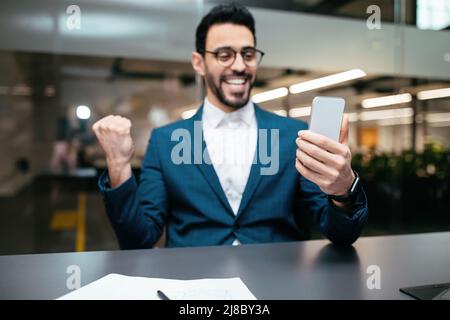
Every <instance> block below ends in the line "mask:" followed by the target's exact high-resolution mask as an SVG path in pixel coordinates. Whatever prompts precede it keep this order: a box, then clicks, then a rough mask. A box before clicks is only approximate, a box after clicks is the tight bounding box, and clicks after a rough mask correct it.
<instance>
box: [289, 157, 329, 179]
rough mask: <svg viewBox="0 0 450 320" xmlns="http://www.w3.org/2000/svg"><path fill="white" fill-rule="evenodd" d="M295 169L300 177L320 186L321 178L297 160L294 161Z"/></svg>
mask: <svg viewBox="0 0 450 320" xmlns="http://www.w3.org/2000/svg"><path fill="white" fill-rule="evenodd" d="M295 167H296V168H297V170H298V172H300V174H301V175H302V176H304V177H305V178H306V179H308V180H309V181H312V182H314V183H315V184H317V185H320V184H322V182H323V181H324V180H323V178H322V177H321V176H320V175H319V174H318V173H316V172H314V171H312V170H310V169H308V168H306V167H305V166H304V165H303V164H302V163H301V162H300V161H299V160H298V159H295Z"/></svg>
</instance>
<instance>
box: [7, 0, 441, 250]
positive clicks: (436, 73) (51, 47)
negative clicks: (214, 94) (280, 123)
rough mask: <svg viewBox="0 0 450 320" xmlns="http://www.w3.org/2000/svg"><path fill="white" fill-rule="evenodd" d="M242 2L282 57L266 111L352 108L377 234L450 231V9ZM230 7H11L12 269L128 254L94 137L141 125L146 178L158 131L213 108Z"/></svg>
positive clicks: (263, 40)
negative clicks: (110, 118) (335, 101)
mask: <svg viewBox="0 0 450 320" xmlns="http://www.w3.org/2000/svg"><path fill="white" fill-rule="evenodd" d="M220 2H222V3H223V2H226V1H220ZM241 2H242V3H243V4H245V5H248V6H249V8H250V10H251V11H252V13H253V14H254V16H255V19H256V30H257V39H258V45H257V46H258V47H259V48H260V49H261V50H263V51H265V52H266V55H265V57H264V59H263V61H262V65H261V66H260V70H259V73H258V79H257V82H256V85H255V88H254V91H253V94H254V95H255V96H254V99H255V101H259V102H260V105H261V106H262V107H263V108H265V109H267V110H270V111H273V112H275V113H278V114H280V115H283V116H289V117H293V118H298V119H302V120H305V121H308V120H309V113H310V105H311V101H312V99H313V97H314V96H316V95H331V96H342V97H344V98H345V99H346V102H347V104H346V112H347V113H348V114H349V116H350V121H351V125H350V141H349V144H350V147H351V149H352V152H353V156H354V158H353V166H354V168H355V169H356V170H357V171H358V172H359V173H360V175H361V176H362V178H363V180H364V186H365V188H366V192H367V194H368V197H369V207H370V219H369V222H368V226H367V228H366V229H365V231H364V235H366V236H371V235H386V234H402V233H416V232H433V231H443V230H446V231H448V230H450V190H449V187H450V151H449V150H450V31H449V27H450V0H336V1H325V0H254V1H241ZM217 3H219V1H208V0H204V1H202V0H170V1H163V0H108V1H100V0H99V1H87V0H75V1H72V0H71V1H65V0H60V1H57V0H41V1H32V0H20V1H16V0H14V1H13V0H3V1H2V2H1V3H0V70H1V71H0V141H1V143H0V254H19V253H41V252H62V251H84V250H111V249H117V248H118V245H117V242H116V239H115V236H114V233H113V231H112V228H111V226H110V224H109V221H108V219H107V217H106V214H105V210H104V207H103V203H102V199H101V196H100V194H99V193H98V191H97V188H96V180H97V176H98V174H99V173H100V172H101V171H102V170H103V169H104V166H105V161H104V157H103V153H102V151H101V149H100V148H99V146H98V145H97V143H96V140H95V137H94V136H93V133H92V131H91V126H92V124H93V123H94V122H95V121H96V120H98V119H100V118H101V117H103V116H105V115H109V114H120V115H123V116H125V117H128V118H129V119H131V120H132V122H133V137H134V139H135V142H136V154H135V158H134V159H133V165H134V167H135V170H136V173H137V174H138V173H139V167H140V162H141V160H142V158H143V155H144V152H145V148H146V145H147V142H148V139H149V136H150V134H151V130H152V128H154V127H157V126H161V125H164V124H166V123H168V122H171V121H175V120H178V119H181V118H186V117H189V116H190V115H192V114H193V112H195V110H196V108H197V107H198V105H199V103H200V101H201V98H202V92H203V89H202V88H201V84H200V82H199V79H197V78H196V77H195V74H194V72H193V70H192V67H191V65H190V56H191V52H192V51H193V49H194V33H195V28H196V26H197V24H198V22H199V20H200V19H201V17H202V16H203V15H204V14H205V13H206V12H207V11H208V10H209V9H210V8H211V6H213V5H215V4H217ZM71 5H77V6H78V8H79V9H80V12H78V11H77V8H74V7H71ZM373 10H375V11H373ZM378 10H379V11H378ZM378 13H379V14H380V15H379V17H380V18H381V25H377V23H378V22H380V21H378V20H377V19H376V18H377V17H376V15H377V14H378ZM374 14H375V16H374ZM78 18H79V20H77V19H78ZM378 27H381V28H378ZM271 90H275V91H271ZM258 93H264V94H263V95H257V94H258ZM373 98H380V99H373ZM371 99H372V100H371ZM293 139H295V137H293ZM311 235H312V238H313V239H318V238H322V236H321V235H320V234H319V233H318V230H317V228H316V227H313V228H312V230H311Z"/></svg>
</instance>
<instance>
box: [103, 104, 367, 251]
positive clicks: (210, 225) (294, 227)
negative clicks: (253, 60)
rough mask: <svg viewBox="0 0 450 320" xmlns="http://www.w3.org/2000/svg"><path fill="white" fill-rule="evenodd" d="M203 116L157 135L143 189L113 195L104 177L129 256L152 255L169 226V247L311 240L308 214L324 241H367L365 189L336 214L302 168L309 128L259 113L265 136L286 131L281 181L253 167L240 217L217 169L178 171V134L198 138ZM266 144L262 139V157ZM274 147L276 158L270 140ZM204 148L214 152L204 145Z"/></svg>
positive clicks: (128, 186)
mask: <svg viewBox="0 0 450 320" xmlns="http://www.w3.org/2000/svg"><path fill="white" fill-rule="evenodd" d="M202 109H203V108H202V107H201V108H200V109H199V110H198V112H197V113H196V114H195V115H194V116H193V117H192V118H190V119H187V120H181V121H177V122H175V123H172V124H169V125H167V126H164V127H161V128H157V129H154V130H153V132H152V135H151V138H150V142H149V144H148V148H147V151H146V154H145V158H144V160H143V163H142V170H141V177H140V182H139V183H138V182H137V181H136V179H135V177H134V176H132V177H131V178H130V179H128V180H127V181H126V182H124V183H123V184H121V185H120V186H118V187H116V188H114V189H111V188H110V186H109V181H108V174H107V172H106V171H105V172H103V173H102V175H101V176H100V179H99V187H100V191H101V193H102V195H103V198H104V201H105V205H106V211H107V214H108V216H109V218H110V220H111V223H112V225H113V228H114V230H115V232H116V235H117V237H118V240H119V243H120V246H121V248H122V249H129V248H151V247H152V246H153V245H154V244H155V243H156V242H157V241H158V239H159V238H160V236H161V234H162V232H163V230H164V226H167V240H166V246H167V247H181V246H206V245H222V244H231V243H232V242H233V241H234V240H235V239H236V238H237V239H239V241H240V242H241V243H242V244H247V243H263V242H280V241H293V240H306V239H308V237H309V234H308V229H307V228H305V226H302V221H305V216H304V215H307V214H312V215H313V217H314V220H315V221H316V222H317V223H318V224H319V226H320V230H321V231H322V233H323V234H324V235H325V236H326V237H327V238H328V239H330V240H331V241H333V242H335V243H339V244H351V243H353V242H354V241H355V240H356V239H357V238H358V237H359V235H360V233H361V230H362V227H363V225H364V223H365V221H366V219H367V215H368V209H367V200H366V196H365V194H364V191H362V188H361V191H360V192H359V194H358V197H357V200H356V203H355V205H354V206H353V209H352V212H351V213H345V212H343V211H341V210H340V209H339V208H338V207H336V206H334V205H333V204H332V202H331V201H330V200H329V199H328V197H327V195H325V194H324V193H323V192H322V191H321V190H320V189H319V188H318V186H317V185H316V184H314V183H312V182H310V181H308V180H306V179H305V178H304V177H302V176H301V175H300V174H299V173H298V171H297V170H296V168H295V157H296V155H295V153H296V148H297V146H296V143H295V139H296V138H297V132H298V131H299V130H304V129H307V124H306V123H304V122H301V121H297V120H293V119H289V118H286V117H280V116H278V115H275V114H273V113H270V112H267V111H264V110H263V109H261V108H260V107H258V106H256V105H255V116H256V120H257V124H258V129H268V132H270V129H278V130H279V131H278V132H279V168H278V171H277V174H275V175H261V171H260V170H261V168H262V167H264V164H261V163H260V162H259V161H258V162H257V163H254V164H252V167H251V170H250V175H249V178H248V182H247V185H246V187H245V191H244V193H243V196H242V200H241V204H240V207H239V210H238V213H237V215H235V214H234V213H233V211H232V209H231V207H230V205H229V203H228V201H227V198H226V196H225V194H224V191H223V190H222V188H221V185H220V182H219V179H218V177H217V175H216V173H215V170H214V167H213V165H211V164H207V163H206V161H202V163H200V164H195V163H192V164H175V163H174V162H173V161H172V160H171V153H172V149H173V148H174V147H175V146H176V145H179V142H180V141H179V140H176V141H172V139H171V136H172V132H174V130H176V129H184V131H185V132H189V133H190V134H191V136H192V137H194V121H201V115H202ZM197 124H198V123H197ZM200 128H201V127H200ZM260 138H261V133H260V132H259V133H258V144H257V150H258V147H259V145H260V142H261V139H260ZM193 140H194V139H192V141H191V145H192V147H193V148H195V146H194V141H193ZM266 140H268V141H269V148H268V150H271V149H270V144H271V139H270V134H269V137H268V139H266ZM197 147H198V146H197ZM201 147H202V148H203V149H206V145H205V142H204V140H203V141H202V146H201ZM192 150H194V149H192ZM206 154H207V152H206ZM191 159H192V160H194V159H193V157H191ZM193 162H194V161H193Z"/></svg>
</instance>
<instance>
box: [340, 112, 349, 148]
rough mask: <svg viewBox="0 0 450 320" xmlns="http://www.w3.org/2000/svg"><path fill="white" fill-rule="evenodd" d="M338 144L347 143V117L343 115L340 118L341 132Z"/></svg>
mask: <svg viewBox="0 0 450 320" xmlns="http://www.w3.org/2000/svg"><path fill="white" fill-rule="evenodd" d="M339 143H342V144H347V143H348V115H347V114H344V117H343V118H342V126H341V132H340V134H339Z"/></svg>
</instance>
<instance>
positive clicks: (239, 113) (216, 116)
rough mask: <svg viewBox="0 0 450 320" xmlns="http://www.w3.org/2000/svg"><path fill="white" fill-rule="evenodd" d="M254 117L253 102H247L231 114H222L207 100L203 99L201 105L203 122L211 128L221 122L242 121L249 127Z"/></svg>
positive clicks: (222, 112)
mask: <svg viewBox="0 0 450 320" xmlns="http://www.w3.org/2000/svg"><path fill="white" fill-rule="evenodd" d="M254 117H255V107H254V105H253V102H252V101H251V100H249V101H248V102H247V104H246V105H245V106H243V107H242V108H239V109H237V110H235V111H232V112H229V113H227V112H224V111H222V110H221V109H219V108H218V107H216V106H215V105H213V104H212V103H211V102H210V101H209V100H208V98H206V97H205V101H204V103H203V119H202V120H203V121H205V120H206V122H207V123H208V124H209V125H210V126H211V127H213V128H217V127H218V126H219V125H220V123H221V122H222V121H230V120H237V119H240V120H242V121H243V122H244V123H245V124H246V125H248V126H250V125H251V123H252V120H253V118H254Z"/></svg>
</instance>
